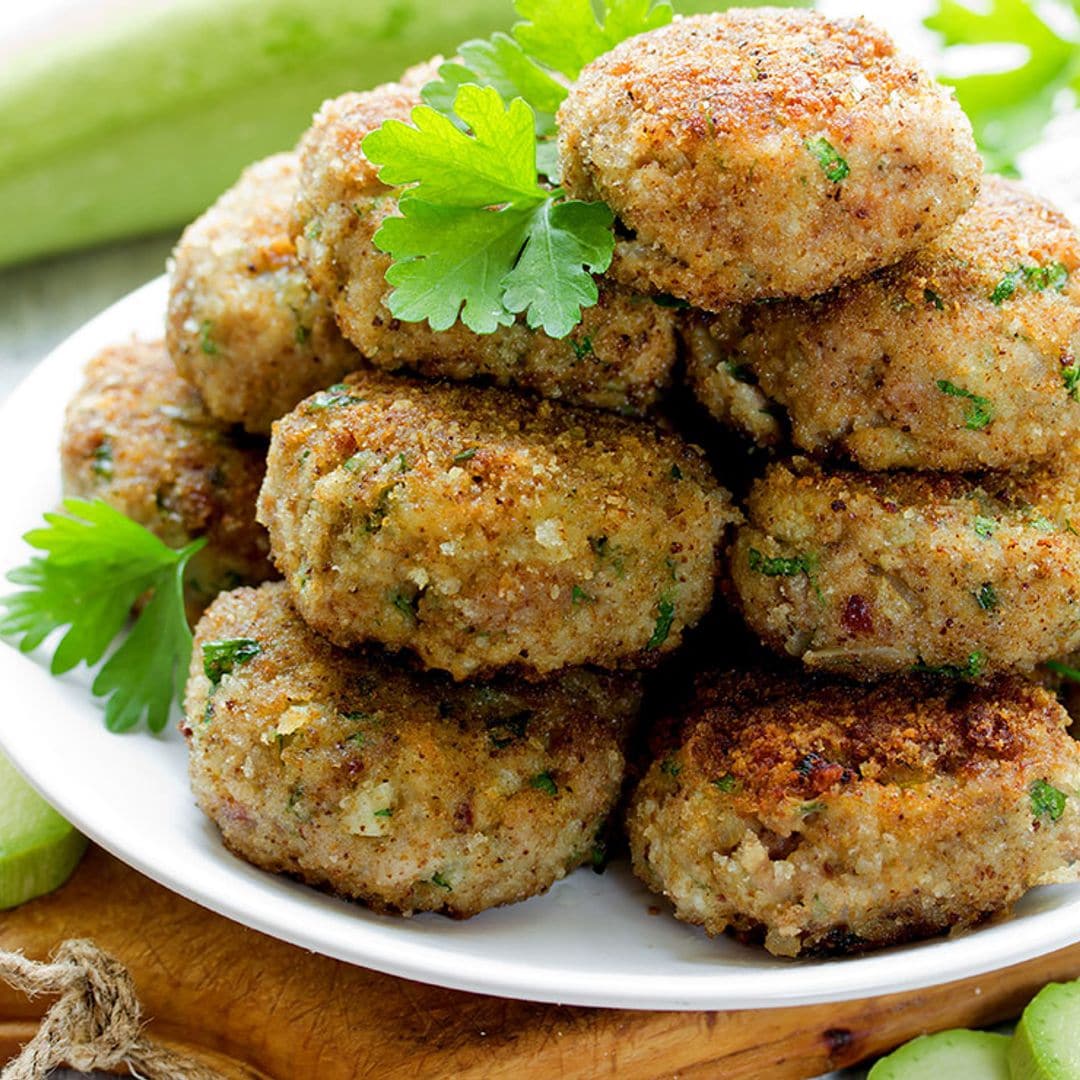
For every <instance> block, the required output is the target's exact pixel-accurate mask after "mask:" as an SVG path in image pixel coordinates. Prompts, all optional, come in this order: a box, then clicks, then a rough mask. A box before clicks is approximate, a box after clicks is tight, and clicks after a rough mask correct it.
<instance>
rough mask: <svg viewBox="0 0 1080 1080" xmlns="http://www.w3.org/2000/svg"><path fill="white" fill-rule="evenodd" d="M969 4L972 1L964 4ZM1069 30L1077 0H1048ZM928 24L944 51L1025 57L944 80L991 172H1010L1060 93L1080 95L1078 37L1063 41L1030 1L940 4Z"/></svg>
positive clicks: (1039, 134) (943, 1)
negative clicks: (1017, 50)
mask: <svg viewBox="0 0 1080 1080" xmlns="http://www.w3.org/2000/svg"><path fill="white" fill-rule="evenodd" d="M968 3H972V4H973V3H974V0H968ZM1050 6H1052V7H1057V8H1058V9H1059V14H1060V15H1062V16H1063V17H1064V21H1065V22H1066V23H1067V22H1068V21H1070V20H1071V21H1072V22H1073V24H1074V25H1075V23H1076V18H1075V16H1076V15H1077V13H1078V11H1080V5H1078V4H1077V3H1076V0H1070V2H1066V0H1050ZM926 26H927V27H929V29H931V30H934V31H936V32H937V33H939V34H940V35H941V37H942V41H943V42H944V44H945V45H946V46H956V45H968V46H970V45H1020V46H1022V47H1023V48H1024V49H1025V51H1026V58H1025V59H1024V60H1023V62H1021V63H1020V64H1019V65H1017V66H1012V67H1007V68H1006V70H1004V71H993V72H984V73H978V74H972V75H966V76H963V77H960V78H946V79H944V80H943V81H944V82H946V83H949V84H950V85H952V86H955V87H956V96H957V98H958V100H959V102H960V104H961V106H963V109H964V111H965V112H966V113H967V114H968V116H969V117H970V118H971V123H972V126H973V127H974V129H975V138H976V140H977V142H978V144H979V149H980V150H981V151H982V153H983V157H984V158H985V159H986V164H987V167H988V168H989V169H990V170H991V171H994V172H1006V173H1015V171H1016V158H1017V156H1018V155H1019V154H1020V153H1021V152H1022V151H1024V150H1026V149H1027V148H1028V147H1029V146H1033V145H1034V144H1035V143H1037V142H1038V141H1039V139H1040V138H1041V137H1042V132H1043V128H1045V127H1046V124H1047V123H1048V121H1049V120H1050V118H1051V117H1052V116H1053V114H1054V111H1055V103H1056V99H1057V98H1058V96H1059V95H1060V94H1061V92H1062V91H1071V92H1072V93H1074V94H1076V93H1080V39H1076V38H1070V37H1066V36H1063V34H1062V33H1061V32H1059V31H1058V30H1057V29H1055V28H1054V27H1053V26H1051V24H1050V22H1048V21H1047V20H1046V19H1045V18H1043V16H1042V14H1040V12H1039V11H1038V10H1037V6H1036V5H1035V4H1034V3H1031V2H1030V0H990V3H988V4H985V5H978V6H967V4H966V3H959V2H958V0H938V2H937V7H936V9H935V10H934V12H933V13H932V14H931V15H930V16H929V17H928V18H927V19H926Z"/></svg>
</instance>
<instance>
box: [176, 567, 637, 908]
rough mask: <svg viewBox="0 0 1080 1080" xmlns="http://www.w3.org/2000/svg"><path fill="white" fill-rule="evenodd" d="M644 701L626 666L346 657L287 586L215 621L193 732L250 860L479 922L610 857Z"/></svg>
mask: <svg viewBox="0 0 1080 1080" xmlns="http://www.w3.org/2000/svg"><path fill="white" fill-rule="evenodd" d="M208 672H209V674H208ZM638 702H639V693H638V689H637V684H636V682H635V680H634V679H633V678H628V677H625V676H611V675H600V674H596V673H593V672H588V671H584V670H580V669H578V670H573V671H567V672H564V673H563V674H562V675H560V676H559V677H558V678H556V679H555V680H554V681H551V682H548V683H544V684H540V685H522V684H519V683H515V682H513V681H510V680H505V679H504V680H500V681H498V682H493V683H490V684H488V685H482V686H481V685H468V684H456V683H454V682H452V681H451V680H450V679H448V678H447V677H446V676H444V675H437V674H432V673H416V672H412V671H409V670H407V669H406V668H404V667H403V666H402V665H400V664H398V663H395V662H394V661H392V660H390V659H388V658H387V657H385V656H382V655H375V654H370V655H367V654H361V653H345V652H342V651H341V650H339V649H335V648H334V647H333V646H332V645H330V644H329V643H328V642H327V641H325V640H324V639H323V638H321V637H319V636H318V635H317V634H315V633H314V632H313V631H311V630H310V629H309V628H308V627H307V626H305V625H304V623H303V622H302V621H301V620H300V618H299V616H297V615H296V613H295V612H294V610H293V608H292V606H291V605H290V603H289V598H288V593H287V591H286V589H285V587H284V585H281V584H272V585H264V586H263V587H262V588H260V589H238V590H237V591H235V592H232V593H229V594H227V595H225V596H222V597H220V598H219V599H218V600H217V601H216V602H215V603H214V604H213V606H212V607H211V608H210V610H209V611H208V612H207V614H206V616H205V617H204V618H203V620H202V622H201V623H200V624H199V627H198V631H197V633H196V638H195V649H194V653H193V657H192V666H191V677H190V679H189V680H188V684H187V693H186V702H185V710H186V720H185V722H184V725H183V732H184V735H185V736H186V738H187V740H188V744H189V748H190V751H191V758H190V773H191V783H192V788H193V790H194V792H195V796H196V799H197V800H198V803H199V806H200V807H201V808H202V809H203V810H204V811H205V812H206V814H207V815H208V816H209V817H210V818H211V819H212V820H213V821H214V822H215V824H216V825H217V826H218V828H219V829H220V830H221V835H222V838H223V840H224V841H225V844H226V845H227V846H228V847H229V848H230V850H232V851H233V852H235V853H236V854H237V855H239V856H240V857H241V858H243V859H246V860H247V861H249V862H252V863H254V864H255V865H256V866H260V867H262V868H264V869H266V870H272V871H275V872H280V873H287V874H291V875H294V876H296V877H299V878H301V879H302V880H304V881H306V882H308V883H310V884H312V885H317V886H320V887H324V888H328V889H330V890H332V891H334V892H336V893H340V894H341V895H343V896H346V897H351V898H355V899H359V900H363V901H365V902H366V903H367V904H369V905H370V906H371V907H373V908H375V909H376V910H379V911H396V912H401V913H403V914H406V915H408V914H411V913H412V912H414V911H442V912H445V913H446V914H448V915H454V916H457V917H465V916H469V915H474V914H476V913H477V912H478V911H483V910H484V909H485V908H489V907H494V906H495V905H497V904H507V903H511V902H513V901H516V900H524V899H526V898H527V897H530V896H535V895H536V894H537V893H541V892H543V891H544V890H545V889H547V888H548V887H549V886H550V885H551V884H552V883H553V882H554V881H557V880H558V879H559V878H561V877H563V876H564V875H565V874H567V873H568V872H569V871H571V870H573V869H575V867H578V866H580V865H581V864H582V863H584V862H589V861H591V860H593V859H595V858H599V857H600V852H599V851H598V850H597V848H596V837H597V835H598V832H599V830H600V828H601V826H602V824H603V821H604V818H605V816H606V815H607V814H608V813H609V812H610V810H611V809H612V807H613V805H614V803H615V799H616V797H617V796H618V793H619V788H620V785H621V782H622V776H623V769H624V756H623V745H624V742H625V740H626V736H627V733H628V729H629V726H630V724H631V722H632V720H633V718H634V715H635V713H636V711H637V708H638Z"/></svg>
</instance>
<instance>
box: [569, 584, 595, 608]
mask: <svg viewBox="0 0 1080 1080" xmlns="http://www.w3.org/2000/svg"><path fill="white" fill-rule="evenodd" d="M595 600H596V597H595V596H590V595H589V594H588V593H587V592H586V591H585V590H584V589H583V588H582V587H581V586H580V585H575V586H574V587H573V588H572V589H571V590H570V603H572V604H591V603H593V602H594V601H595Z"/></svg>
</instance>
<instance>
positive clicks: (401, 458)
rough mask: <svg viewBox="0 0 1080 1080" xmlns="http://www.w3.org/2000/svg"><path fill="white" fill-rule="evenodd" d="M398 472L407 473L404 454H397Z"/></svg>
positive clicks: (407, 465)
mask: <svg viewBox="0 0 1080 1080" xmlns="http://www.w3.org/2000/svg"><path fill="white" fill-rule="evenodd" d="M397 457H398V472H399V473H407V472H408V471H409V462H408V460H407V459H406V457H405V455H404V454H398V456H397Z"/></svg>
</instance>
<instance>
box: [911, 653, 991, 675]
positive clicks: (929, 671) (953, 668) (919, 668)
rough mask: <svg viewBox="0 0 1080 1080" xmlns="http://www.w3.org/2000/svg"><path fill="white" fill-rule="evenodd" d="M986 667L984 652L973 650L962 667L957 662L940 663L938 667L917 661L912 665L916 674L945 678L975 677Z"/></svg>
mask: <svg viewBox="0 0 1080 1080" xmlns="http://www.w3.org/2000/svg"><path fill="white" fill-rule="evenodd" d="M985 667H986V654H985V653H982V652H973V653H971V654H970V655H969V656H968V658H967V663H966V664H964V666H963V667H961V666H959V665H957V664H942V665H941V666H940V667H930V666H929V665H928V664H923V663H921V662H920V663H918V664H915V665H914V666H913V667H912V669H911V670H912V671H913V672H915V673H916V674H917V675H941V676H943V677H944V678H947V679H977V678H978V677H979V676H980V675H981V674H982V673H983V670H984V669H985Z"/></svg>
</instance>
